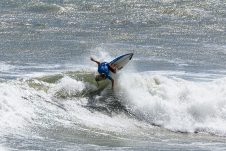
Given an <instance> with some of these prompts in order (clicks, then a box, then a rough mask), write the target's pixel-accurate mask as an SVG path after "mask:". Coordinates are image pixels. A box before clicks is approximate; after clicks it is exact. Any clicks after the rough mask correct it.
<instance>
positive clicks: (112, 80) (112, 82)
mask: <svg viewBox="0 0 226 151" xmlns="http://www.w3.org/2000/svg"><path fill="white" fill-rule="evenodd" d="M108 79H110V80H111V86H112V90H114V83H115V81H114V79H112V77H110V76H109V77H108Z"/></svg>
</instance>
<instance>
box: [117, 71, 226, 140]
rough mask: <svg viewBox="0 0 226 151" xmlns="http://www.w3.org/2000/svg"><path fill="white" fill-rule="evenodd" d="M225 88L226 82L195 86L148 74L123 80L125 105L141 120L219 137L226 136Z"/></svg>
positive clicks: (138, 74)
mask: <svg viewBox="0 0 226 151" xmlns="http://www.w3.org/2000/svg"><path fill="white" fill-rule="evenodd" d="M125 83H126V84H125ZM225 84H226V79H225V78H223V79H219V80H214V81H209V82H193V81H187V80H183V79H179V78H168V77H164V76H160V75H151V74H150V73H148V72H146V73H145V72H144V73H134V74H131V73H130V76H129V77H128V76H127V75H126V74H122V75H121V77H120V78H119V85H120V86H119V87H120V91H125V93H126V96H125V97H126V99H125V100H126V102H124V103H125V104H126V106H127V108H128V109H129V110H130V111H131V112H133V113H134V114H135V115H136V116H137V117H138V118H139V119H142V120H145V121H147V122H149V123H151V124H154V125H159V126H161V127H164V128H167V129H170V130H172V131H180V132H207V133H208V132H209V133H214V134H216V135H225V134H226V128H224V126H223V125H225V124H226V116H225V113H226V100H225V98H226V89H225Z"/></svg>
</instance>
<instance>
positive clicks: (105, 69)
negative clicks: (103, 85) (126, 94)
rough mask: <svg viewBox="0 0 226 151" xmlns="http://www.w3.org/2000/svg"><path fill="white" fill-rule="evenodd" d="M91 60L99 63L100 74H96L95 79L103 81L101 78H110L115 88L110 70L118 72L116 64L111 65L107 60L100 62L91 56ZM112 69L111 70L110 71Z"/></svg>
mask: <svg viewBox="0 0 226 151" xmlns="http://www.w3.org/2000/svg"><path fill="white" fill-rule="evenodd" d="M90 60H91V61H93V62H96V63H97V64H98V70H97V71H98V72H99V75H97V76H96V78H95V80H96V81H97V84H98V81H101V80H105V79H109V80H111V84H112V89H114V79H113V78H112V77H111V76H110V71H111V72H113V73H116V68H115V66H114V65H111V64H109V63H107V62H101V63H100V62H99V61H96V60H94V59H93V58H92V57H91V58H90ZM109 70H110V71H109Z"/></svg>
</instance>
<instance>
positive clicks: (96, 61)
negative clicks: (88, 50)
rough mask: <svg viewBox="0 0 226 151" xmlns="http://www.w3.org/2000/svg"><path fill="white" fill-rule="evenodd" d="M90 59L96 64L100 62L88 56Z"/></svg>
mask: <svg viewBox="0 0 226 151" xmlns="http://www.w3.org/2000/svg"><path fill="white" fill-rule="evenodd" d="M90 60H91V61H93V62H96V63H97V64H98V65H99V64H100V62H99V61H96V60H94V59H93V58H92V57H90Z"/></svg>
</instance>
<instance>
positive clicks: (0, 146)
mask: <svg viewBox="0 0 226 151" xmlns="http://www.w3.org/2000/svg"><path fill="white" fill-rule="evenodd" d="M0 151H8V149H6V148H5V147H3V146H2V145H0Z"/></svg>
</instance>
